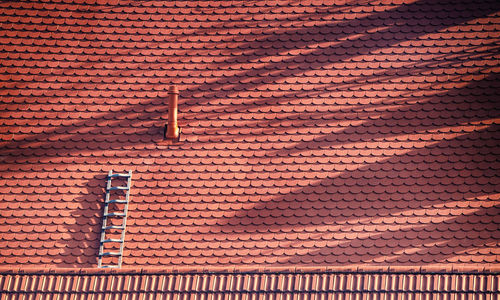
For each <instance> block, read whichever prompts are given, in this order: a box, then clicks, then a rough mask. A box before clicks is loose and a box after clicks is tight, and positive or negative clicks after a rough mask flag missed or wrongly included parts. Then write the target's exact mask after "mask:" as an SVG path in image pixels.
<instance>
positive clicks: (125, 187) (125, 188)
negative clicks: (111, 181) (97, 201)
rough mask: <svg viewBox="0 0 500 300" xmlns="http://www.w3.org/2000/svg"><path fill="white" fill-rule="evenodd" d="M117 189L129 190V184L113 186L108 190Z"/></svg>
mask: <svg viewBox="0 0 500 300" xmlns="http://www.w3.org/2000/svg"><path fill="white" fill-rule="evenodd" d="M115 190H128V186H113V187H110V188H109V189H108V191H115Z"/></svg>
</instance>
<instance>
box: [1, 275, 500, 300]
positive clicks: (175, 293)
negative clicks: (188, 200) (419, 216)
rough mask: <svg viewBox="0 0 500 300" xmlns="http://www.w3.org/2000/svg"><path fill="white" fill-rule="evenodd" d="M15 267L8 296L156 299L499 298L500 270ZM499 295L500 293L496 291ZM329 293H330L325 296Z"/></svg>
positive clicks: (7, 280)
mask: <svg viewBox="0 0 500 300" xmlns="http://www.w3.org/2000/svg"><path fill="white" fill-rule="evenodd" d="M109 270H110V269H89V268H86V269H69V270H68V269H60V268H59V269H56V270H47V269H43V270H8V271H6V272H0V292H2V294H3V295H24V296H28V297H29V296H35V295H36V296H38V297H40V295H43V298H44V299H45V298H46V299H51V298H53V297H63V298H69V297H71V298H76V299H85V298H86V297H91V298H92V297H98V298H101V297H104V298H108V297H112V298H115V297H120V298H123V297H132V298H147V297H154V298H155V299H177V298H180V297H188V296H189V299H192V298H198V297H199V298H202V299H205V298H211V297H217V298H223V299H241V298H248V297H252V298H253V297H259V298H264V299H275V298H277V299H288V298H290V297H292V296H293V299H318V298H319V299H353V298H355V299H357V298H359V299H372V298H376V299H378V298H381V299H386V298H390V299H392V298H394V299H413V298H417V299H419V298H425V299H427V298H431V299H448V298H452V299H454V298H460V299H461V298H464V299H469V298H479V299H498V296H499V292H500V290H499V288H498V280H499V278H500V277H499V275H498V270H497V272H495V271H492V270H484V269H483V270H480V271H478V270H475V271H473V272H471V271H470V270H464V269H460V270H457V269H455V270H453V269H448V270H447V269H443V268H437V269H426V268H423V269H422V268H413V269H412V268H410V269H408V268H406V269H398V268H396V269H395V268H388V267H386V268H375V269H373V268H372V269H371V270H358V269H356V268H335V269H331V268H306V269H304V268H299V269H296V268H294V269H293V270H287V269H248V268H247V269H241V270H239V271H237V272H235V271H234V270H221V269H219V270H216V271H214V270H212V271H211V272H200V271H192V270H191V271H189V270H179V269H177V268H176V269H175V270H172V269H150V268H149V269H146V270H140V269H137V268H134V269H131V270H127V269H124V270H123V269H122V270H119V271H113V272H109ZM495 295H497V296H495ZM326 296H328V298H324V297H326Z"/></svg>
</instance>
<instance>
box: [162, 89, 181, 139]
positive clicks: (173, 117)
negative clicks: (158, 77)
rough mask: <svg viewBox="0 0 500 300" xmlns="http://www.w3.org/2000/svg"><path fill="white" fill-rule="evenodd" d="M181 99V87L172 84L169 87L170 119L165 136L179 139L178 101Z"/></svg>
mask: <svg viewBox="0 0 500 300" xmlns="http://www.w3.org/2000/svg"><path fill="white" fill-rule="evenodd" d="M178 100H179V89H177V87H176V86H175V85H174V86H171V87H170V88H169V89H168V121H167V132H166V133H165V138H167V139H171V140H177V139H178V138H179V125H178V124H177V102H178Z"/></svg>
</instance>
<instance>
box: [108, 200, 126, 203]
mask: <svg viewBox="0 0 500 300" xmlns="http://www.w3.org/2000/svg"><path fill="white" fill-rule="evenodd" d="M105 203H128V201H127V200H122V199H114V200H109V201H108V202H105Z"/></svg>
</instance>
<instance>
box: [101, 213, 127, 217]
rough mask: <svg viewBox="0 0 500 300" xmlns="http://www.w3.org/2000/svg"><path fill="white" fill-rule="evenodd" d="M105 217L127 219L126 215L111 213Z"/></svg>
mask: <svg viewBox="0 0 500 300" xmlns="http://www.w3.org/2000/svg"><path fill="white" fill-rule="evenodd" d="M104 216H105V217H125V216H126V214H125V213H109V214H104Z"/></svg>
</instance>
